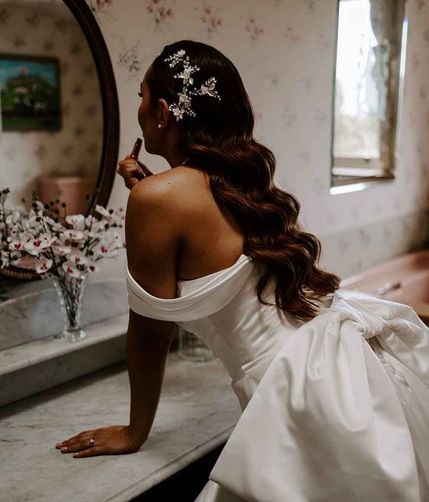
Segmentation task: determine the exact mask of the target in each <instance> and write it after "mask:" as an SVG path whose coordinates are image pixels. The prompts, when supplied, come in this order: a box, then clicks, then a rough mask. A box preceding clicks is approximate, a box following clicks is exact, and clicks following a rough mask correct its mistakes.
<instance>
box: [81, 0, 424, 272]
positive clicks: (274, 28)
mask: <svg viewBox="0 0 429 502" xmlns="http://www.w3.org/2000/svg"><path fill="white" fill-rule="evenodd" d="M88 4H89V5H90V6H91V8H92V10H93V12H94V13H95V16H96V17H97V20H98V22H99V24H100V26H101V29H102V31H103V34H104V37H105V39H106V42H107V45H108V48H109V51H110V54H111V58H112V61H113V65H114V70H115V75H116V79H117V85H118V90H119V99H120V110H121V146H120V158H122V157H123V156H125V155H126V154H127V153H128V152H129V151H130V148H131V146H132V144H133V142H134V140H135V138H136V136H137V135H140V134H141V133H140V130H139V126H138V123H137V107H138V104H139V98H138V96H137V92H138V87H139V83H140V81H141V79H142V78H143V75H144V71H145V70H146V68H147V66H148V65H149V64H150V63H151V61H152V59H153V58H154V57H155V56H156V55H157V54H158V53H159V52H160V51H161V49H162V47H163V46H164V45H165V44H167V43H171V42H174V41H177V40H180V39H184V38H189V39H193V40H198V41H202V42H205V43H208V44H211V45H214V46H215V47H217V48H218V49H219V50H221V51H222V52H224V53H225V54H226V55H227V56H228V57H229V58H230V59H231V60H232V62H233V63H234V64H235V65H236V67H237V68H238V70H239V72H240V74H241V75H242V78H243V81H244V84H245V86H246V89H247V91H248V93H249V96H250V98H251V101H252V104H253V107H254V110H255V114H256V127H255V136H256V138H257V139H258V140H259V141H261V142H262V143H264V144H265V145H267V146H268V147H269V148H271V149H272V150H273V152H274V154H275V156H276V159H277V170H276V181H277V183H278V184H279V185H280V186H281V187H282V188H283V189H285V190H287V191H289V192H291V193H292V194H294V195H295V196H296V197H297V198H298V199H299V201H300V202H301V206H302V210H301V220H302V222H303V223H304V225H305V227H306V228H307V230H308V231H310V232H312V233H314V234H316V235H317V236H318V237H319V238H320V239H321V240H322V245H323V255H322V264H323V266H325V267H326V268H328V269H329V270H332V271H335V272H337V273H338V274H340V275H341V276H342V277H346V276H349V275H352V274H355V273H357V272H359V271H361V270H363V269H365V268H368V267H370V266H371V265H373V264H376V263H378V262H380V261H384V260H385V259H387V258H389V257H391V256H394V255H397V254H400V253H403V252H406V251H407V250H409V249H413V248H414V247H416V246H418V245H420V244H421V243H422V242H424V241H425V240H427V229H428V226H429V225H428V208H429V176H428V175H429V141H428V138H427V135H428V128H429V96H428V95H429V78H428V77H429V58H428V57H427V53H428V50H429V1H425V0H408V15H409V30H408V45H407V59H406V69H405V82H404V101H403V110H402V115H401V121H400V124H399V127H400V140H399V159H398V163H397V167H396V179H395V180H394V181H392V182H387V183H381V184H379V185H377V186H375V187H372V188H370V189H367V190H364V191H361V192H355V193H349V194H343V195H331V194H329V187H330V141H331V128H332V115H331V107H332V81H333V71H334V56H335V54H334V43H335V40H334V39H335V33H336V0H264V1H251V0H216V1H200V0H181V1H180V2H179V1H178V0H120V1H119V0H104V1H102V0H97V1H95V0H94V1H88ZM142 159H143V161H144V162H146V163H147V164H148V165H149V166H150V168H151V169H152V170H153V171H154V172H161V171H164V170H166V169H168V168H169V166H168V164H167V163H166V161H164V159H161V158H159V157H156V156H152V155H149V154H145V153H143V155H142ZM126 197H127V190H126V189H125V188H124V186H123V182H122V179H121V178H119V177H118V179H117V180H116V182H115V185H114V190H113V194H112V198H111V201H110V204H111V206H120V205H122V206H124V205H125V204H126ZM121 267H122V264H121V263H118V264H117V268H116V271H117V273H121V270H122V268H121ZM111 270H112V268H111V264H109V273H111Z"/></svg>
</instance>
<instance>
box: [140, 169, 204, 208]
mask: <svg viewBox="0 0 429 502" xmlns="http://www.w3.org/2000/svg"><path fill="white" fill-rule="evenodd" d="M207 180H208V176H207V175H206V174H205V173H203V172H202V171H199V170H198V169H194V168H191V167H187V166H177V167H175V168H173V169H169V170H167V171H164V172H162V173H159V174H155V175H153V176H148V177H147V178H144V179H143V180H142V181H140V182H139V183H137V184H136V185H135V186H134V187H133V188H132V190H131V195H132V197H133V198H135V199H137V200H139V199H141V198H145V199H146V198H150V200H154V201H157V200H158V201H159V202H161V200H160V199H162V200H164V199H165V196H169V197H174V200H176V201H177V202H179V201H180V200H182V201H183V202H185V201H186V200H189V198H190V193H191V192H192V194H193V196H194V194H195V192H194V190H197V191H198V189H199V190H201V188H203V187H206V188H207V189H208V187H209V185H208V181H207ZM170 202H171V200H170Z"/></svg>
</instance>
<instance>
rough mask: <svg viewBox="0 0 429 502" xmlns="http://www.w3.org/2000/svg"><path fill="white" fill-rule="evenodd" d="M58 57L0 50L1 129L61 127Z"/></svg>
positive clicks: (29, 129)
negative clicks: (5, 52)
mask: <svg viewBox="0 0 429 502" xmlns="http://www.w3.org/2000/svg"><path fill="white" fill-rule="evenodd" d="M58 67H59V64H58V59H56V58H42V57H34V56H17V55H10V54H0V109H1V122H2V130H3V131H36V130H39V131H40V130H49V131H56V130H58V129H60V128H61V113H60V110H61V105H60V83H59V71H58Z"/></svg>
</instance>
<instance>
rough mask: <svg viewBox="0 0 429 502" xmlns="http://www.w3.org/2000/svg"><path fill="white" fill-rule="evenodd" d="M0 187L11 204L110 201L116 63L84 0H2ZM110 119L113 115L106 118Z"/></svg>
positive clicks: (75, 206)
mask: <svg viewBox="0 0 429 502" xmlns="http://www.w3.org/2000/svg"><path fill="white" fill-rule="evenodd" d="M0 117H1V127H0V188H5V187H9V188H10V190H11V193H10V194H9V197H8V205H10V206H14V205H20V204H21V205H22V202H21V200H22V198H25V199H26V201H27V203H28V202H29V201H31V197H32V193H33V192H34V191H37V192H38V194H39V196H40V199H41V200H42V201H43V202H49V201H50V200H54V199H60V200H61V201H64V202H66V204H67V213H68V214H74V213H87V212H88V211H89V210H90V208H91V207H92V206H93V205H94V204H100V205H102V206H106V205H107V203H108V200H109V196H110V193H111V189H112V185H113V180H114V176H115V172H116V164H117V156H118V146H119V110H118V98H117V91H116V84H115V79H114V74H113V69H112V64H111V61H110V57H109V54H108V51H107V47H106V44H105V42H104V39H103V36H102V34H101V31H100V28H99V26H98V24H97V22H96V20H95V18H94V16H93V14H92V12H91V9H90V8H89V7H88V5H87V4H86V2H85V1H84V0H65V1H64V2H63V1H62V0H9V1H1V0H0ZM107 118H108V120H107Z"/></svg>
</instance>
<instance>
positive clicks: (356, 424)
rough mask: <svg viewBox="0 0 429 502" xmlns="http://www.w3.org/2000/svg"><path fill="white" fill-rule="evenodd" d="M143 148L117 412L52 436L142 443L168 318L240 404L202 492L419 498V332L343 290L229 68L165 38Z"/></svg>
mask: <svg viewBox="0 0 429 502" xmlns="http://www.w3.org/2000/svg"><path fill="white" fill-rule="evenodd" d="M139 94H140V96H141V104H140V107H139V111H138V120H139V124H140V126H141V129H142V132H143V136H144V142H145V149H146V151H147V152H149V153H153V154H157V155H161V156H162V157H164V158H165V159H166V160H167V161H168V163H169V165H170V166H171V169H169V170H167V171H165V172H162V173H160V174H157V175H152V173H151V172H150V170H149V169H148V168H147V167H146V166H145V165H144V164H142V163H140V162H138V161H137V160H136V159H135V158H132V157H131V156H127V157H126V158H125V159H124V160H122V161H121V162H120V163H119V169H118V172H119V174H120V175H121V176H123V178H124V180H125V184H126V186H127V187H128V188H130V189H131V192H130V196H129V199H128V205H127V215H126V229H125V231H126V242H127V267H126V279H127V287H128V299H129V305H130V315H129V326H128V332H127V361H128V370H129V376H130V386H131V410H130V423H129V424H128V425H126V426H125V425H123V426H113V427H107V428H101V429H95V430H91V431H84V432H82V433H80V434H78V435H76V436H74V437H72V438H70V439H68V440H66V441H63V442H62V443H60V444H59V445H58V447H62V448H66V450H62V451H64V452H66V453H72V452H73V453H74V456H75V457H88V456H93V455H104V454H121V453H131V452H135V451H137V450H138V449H139V448H140V447H142V445H144V443H145V441H146V439H147V437H148V435H149V432H150V429H151V426H152V423H153V420H154V417H155V413H156V409H157V405H158V400H159V396H160V392H161V387H162V380H163V375H164V369H165V361H166V357H167V354H168V350H169V345H170V332H171V328H172V325H173V323H178V324H180V325H181V326H183V327H184V328H185V329H186V330H188V331H191V332H193V333H195V334H196V335H197V336H198V337H201V338H202V339H203V340H204V341H205V342H206V343H207V344H208V345H209V346H210V347H211V349H212V350H213V352H214V353H215V355H216V356H217V357H219V358H220V360H221V361H222V362H223V364H224V366H225V370H226V371H227V372H228V373H229V375H230V376H231V384H232V388H233V391H234V392H235V394H236V395H237V398H238V400H239V402H240V405H241V408H242V410H243V413H242V415H241V417H240V419H239V421H238V423H237V425H236V427H235V428H234V430H233V432H232V434H231V436H230V438H229V440H228V442H227V443H226V445H225V447H224V449H223V450H222V453H221V454H220V456H219V458H218V460H217V462H216V464H215V466H214V468H213V470H212V471H211V473H210V479H209V480H208V481H207V484H206V485H205V487H204V489H203V490H202V492H201V493H200V495H199V496H198V499H197V500H198V502H212V501H218V502H228V501H240V500H241V501H242V500H251V501H260V502H261V501H262V502H271V501H272V502H284V501H286V502H289V501H290V502H307V501H308V502H310V501H326V502H327V501H362V502H364V501H365V502H367V501H377V502H382V501H393V500H395V501H401V502H416V501H428V500H429V490H428V480H429V448H428V445H429V410H428V406H429V343H428V340H429V329H428V328H427V327H426V326H425V325H424V324H423V322H422V321H421V320H420V319H419V318H418V316H417V315H416V313H415V312H414V311H413V310H412V309H411V308H410V307H408V306H405V305H402V304H399V303H394V302H390V301H387V300H381V299H377V298H375V297H372V296H370V295H367V294H363V293H358V292H350V291H349V292H347V291H343V290H340V289H339V284H340V279H339V278H338V277H337V276H336V275H334V274H331V273H328V272H326V271H323V270H321V269H320V268H318V266H317V263H318V259H319V255H320V243H319V241H318V239H317V238H316V237H315V236H313V235H312V234H310V233H308V232H305V231H304V230H303V229H302V228H301V227H300V225H299V222H298V215H299V209H300V206H299V203H298V202H297V200H296V199H295V198H294V197H293V196H292V195H290V194H288V193H287V192H285V191H283V190H281V189H280V188H279V187H277V186H276V184H275V183H274V171H275V159H274V156H273V153H272V152H271V151H270V150H269V149H268V148H266V147H264V146H262V145H261V144H259V143H258V142H257V141H256V140H255V139H254V138H253V135H252V133H253V127H254V116H253V111H252V107H251V104H250V101H249V97H248V95H247V93H246V90H245V88H244V86H243V82H242V79H241V77H240V75H239V74H238V72H237V69H236V68H235V66H234V65H233V64H232V63H231V61H230V60H229V59H228V58H226V57H225V56H224V55H223V54H222V53H220V52H219V51H218V50H216V49H215V48H213V47H211V46H208V45H206V44H203V43H198V42H194V41H190V40H182V41H179V42H176V43H173V44H170V45H167V46H166V47H165V48H164V49H163V51H162V53H161V54H160V55H159V56H158V57H156V59H155V60H154V61H153V63H152V64H151V65H150V66H149V68H148V69H147V71H146V74H145V76H144V79H143V82H142V83H141V86H140V93H139Z"/></svg>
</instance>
